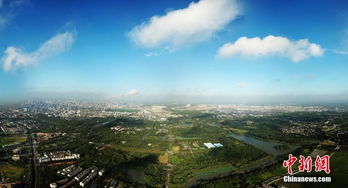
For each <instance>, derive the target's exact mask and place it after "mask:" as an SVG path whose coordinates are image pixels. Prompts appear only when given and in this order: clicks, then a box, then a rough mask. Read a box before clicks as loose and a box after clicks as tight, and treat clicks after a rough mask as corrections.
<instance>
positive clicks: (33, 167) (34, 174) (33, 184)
mask: <svg viewBox="0 0 348 188" xmlns="http://www.w3.org/2000/svg"><path fill="white" fill-rule="evenodd" d="M28 139H29V147H30V150H31V157H30V158H29V159H31V180H30V188H36V187H37V163H36V160H35V159H36V151H35V142H34V139H35V135H34V133H30V134H29V135H28Z"/></svg>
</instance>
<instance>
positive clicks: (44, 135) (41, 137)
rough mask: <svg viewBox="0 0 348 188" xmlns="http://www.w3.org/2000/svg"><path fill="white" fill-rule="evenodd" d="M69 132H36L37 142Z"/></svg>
mask: <svg viewBox="0 0 348 188" xmlns="http://www.w3.org/2000/svg"><path fill="white" fill-rule="evenodd" d="M66 135H67V133H60V132H59V133H35V142H36V143H40V142H43V141H47V140H49V139H51V138H55V137H58V136H66Z"/></svg>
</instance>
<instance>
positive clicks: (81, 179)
mask: <svg viewBox="0 0 348 188" xmlns="http://www.w3.org/2000/svg"><path fill="white" fill-rule="evenodd" d="M104 173H105V170H104V169H101V170H98V168H97V167H95V166H93V167H90V168H87V169H83V168H81V167H80V166H76V165H74V164H72V165H70V166H68V167H66V168H63V169H62V170H58V171H57V174H59V175H62V176H67V177H68V178H72V180H71V181H70V182H68V181H65V182H68V183H67V184H65V185H63V186H62V187H70V186H71V185H72V184H74V183H76V182H78V184H79V185H80V186H81V187H85V186H86V185H88V184H89V183H90V182H91V181H92V180H93V179H95V178H96V177H97V176H98V175H99V176H103V175H104ZM59 184H60V182H53V183H51V184H50V187H51V188H56V187H58V185H59Z"/></svg>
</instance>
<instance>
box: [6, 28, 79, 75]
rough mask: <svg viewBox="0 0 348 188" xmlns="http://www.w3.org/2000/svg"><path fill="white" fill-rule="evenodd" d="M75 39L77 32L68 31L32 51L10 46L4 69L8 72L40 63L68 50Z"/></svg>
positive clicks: (7, 50)
mask: <svg viewBox="0 0 348 188" xmlns="http://www.w3.org/2000/svg"><path fill="white" fill-rule="evenodd" d="M74 40H75V32H68V31H67V32H64V33H59V34H57V35H55V36H53V37H52V38H51V39H49V40H48V41H46V42H44V43H43V44H41V45H40V47H39V48H38V49H37V50H36V51H34V52H31V53H26V52H23V50H22V49H20V48H16V47H13V46H10V47H8V48H7V49H6V50H5V55H4V56H3V57H2V62H3V69H4V71H6V72H7V71H10V70H15V69H17V68H20V67H27V66H29V65H32V64H35V63H38V62H40V61H42V60H44V59H46V58H48V57H50V56H53V55H57V54H59V53H61V52H64V51H66V50H68V49H69V48H70V47H71V45H72V44H73V43H74Z"/></svg>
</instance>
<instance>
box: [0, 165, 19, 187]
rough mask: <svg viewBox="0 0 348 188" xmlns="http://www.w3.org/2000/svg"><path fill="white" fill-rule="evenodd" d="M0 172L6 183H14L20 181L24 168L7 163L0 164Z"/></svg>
mask: <svg viewBox="0 0 348 188" xmlns="http://www.w3.org/2000/svg"><path fill="white" fill-rule="evenodd" d="M0 170H1V172H2V174H3V175H4V178H5V179H7V181H8V182H16V181H21V179H22V176H23V175H24V168H22V167H19V166H14V165H12V164H9V163H3V162H1V163H0Z"/></svg>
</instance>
